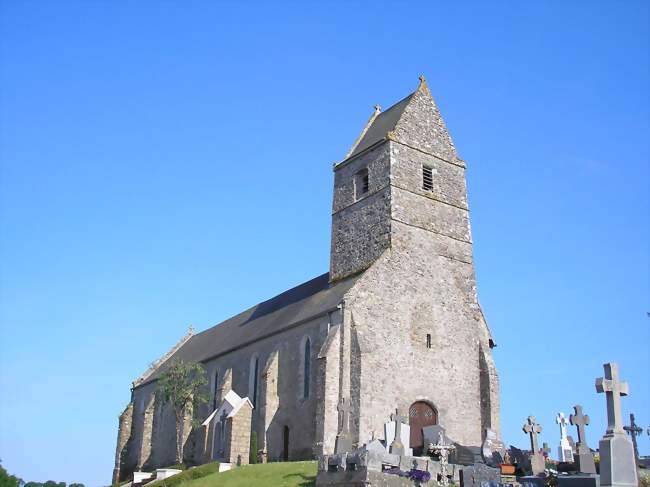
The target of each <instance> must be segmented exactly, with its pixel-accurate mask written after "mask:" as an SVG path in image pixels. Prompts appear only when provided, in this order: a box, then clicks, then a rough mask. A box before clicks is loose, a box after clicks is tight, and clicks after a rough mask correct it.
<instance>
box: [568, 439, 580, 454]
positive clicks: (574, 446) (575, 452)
mask: <svg viewBox="0 0 650 487" xmlns="http://www.w3.org/2000/svg"><path fill="white" fill-rule="evenodd" d="M566 439H567V440H568V441H569V445H571V453H573V456H575V455H576V454H577V453H578V449H577V448H576V441H575V440H574V439H573V436H571V435H566Z"/></svg>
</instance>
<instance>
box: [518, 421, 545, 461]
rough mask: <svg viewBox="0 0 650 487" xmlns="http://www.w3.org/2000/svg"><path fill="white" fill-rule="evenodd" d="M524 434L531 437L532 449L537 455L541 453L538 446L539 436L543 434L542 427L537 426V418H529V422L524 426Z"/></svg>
mask: <svg viewBox="0 0 650 487" xmlns="http://www.w3.org/2000/svg"><path fill="white" fill-rule="evenodd" d="M522 429H523V430H524V433H528V434H529V435H530V449H531V450H532V452H533V455H534V454H535V453H538V452H539V447H538V446H537V435H538V434H539V433H541V432H542V427H541V425H539V424H537V420H536V419H535V416H528V420H527V421H526V423H525V424H524V426H523V428H522Z"/></svg>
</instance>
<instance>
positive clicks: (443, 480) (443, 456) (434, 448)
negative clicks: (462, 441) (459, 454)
mask: <svg viewBox="0 0 650 487" xmlns="http://www.w3.org/2000/svg"><path fill="white" fill-rule="evenodd" d="M429 448H430V449H429V451H430V452H431V453H433V454H434V455H438V457H439V458H440V460H439V461H440V476H439V477H440V478H439V479H438V485H441V486H442V487H449V472H448V466H449V454H450V453H451V452H453V451H454V450H455V449H456V447H455V446H454V445H452V444H449V443H447V442H446V441H445V435H444V433H443V432H442V431H441V432H440V433H439V436H438V441H437V442H436V443H435V444H433V445H431V446H430V447H429Z"/></svg>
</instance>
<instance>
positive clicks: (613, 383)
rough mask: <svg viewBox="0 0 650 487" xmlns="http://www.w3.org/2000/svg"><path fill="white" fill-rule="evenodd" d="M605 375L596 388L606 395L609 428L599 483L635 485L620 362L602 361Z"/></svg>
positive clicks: (603, 443)
mask: <svg viewBox="0 0 650 487" xmlns="http://www.w3.org/2000/svg"><path fill="white" fill-rule="evenodd" d="M603 368H604V369H605V377H600V378H598V379H596V391H597V392H604V393H605V395H606V398H607V430H606V431H605V436H603V439H602V440H600V443H599V444H598V450H599V452H600V484H601V485H602V486H616V487H625V486H628V487H633V486H636V485H637V484H638V475H637V470H636V462H635V459H634V446H633V445H632V442H631V441H630V440H628V438H627V436H626V435H625V430H624V429H623V418H622V417H621V396H627V395H628V393H629V388H628V385H627V382H623V381H622V380H620V379H619V377H618V365H617V364H615V363H613V362H611V363H607V364H603Z"/></svg>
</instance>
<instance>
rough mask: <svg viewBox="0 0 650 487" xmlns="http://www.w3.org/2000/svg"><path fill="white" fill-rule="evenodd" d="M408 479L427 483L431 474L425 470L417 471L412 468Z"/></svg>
mask: <svg viewBox="0 0 650 487" xmlns="http://www.w3.org/2000/svg"><path fill="white" fill-rule="evenodd" d="M409 479H411V480H415V481H418V482H428V481H429V480H431V474H430V473H429V472H427V471H426V470H417V469H415V468H414V469H413V470H411V471H410V472H409Z"/></svg>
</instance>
